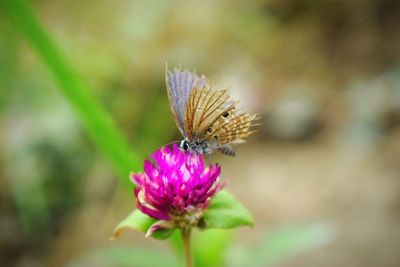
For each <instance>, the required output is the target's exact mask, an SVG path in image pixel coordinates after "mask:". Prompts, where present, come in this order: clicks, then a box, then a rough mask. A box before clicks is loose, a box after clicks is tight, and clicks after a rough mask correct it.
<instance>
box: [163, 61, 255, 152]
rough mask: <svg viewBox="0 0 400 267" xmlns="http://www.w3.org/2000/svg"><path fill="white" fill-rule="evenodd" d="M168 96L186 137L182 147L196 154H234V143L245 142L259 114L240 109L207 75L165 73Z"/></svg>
mask: <svg viewBox="0 0 400 267" xmlns="http://www.w3.org/2000/svg"><path fill="white" fill-rule="evenodd" d="M166 83H167V92H168V98H169V100H170V104H171V110H172V113H173V115H174V119H175V122H176V125H177V126H178V128H179V130H180V132H181V133H182V135H183V137H184V139H183V140H182V141H181V144H180V147H181V148H182V149H183V150H188V151H191V152H194V153H200V154H210V153H213V152H214V151H219V152H221V153H224V154H226V155H230V156H234V155H235V152H234V150H233V148H232V147H231V145H233V144H239V143H243V142H245V140H244V139H243V138H245V137H247V136H249V135H250V134H251V133H253V132H254V131H252V130H250V128H251V127H252V126H254V123H253V122H254V121H255V120H256V119H257V116H256V115H250V114H248V113H247V112H239V111H238V109H237V104H238V102H237V101H233V100H232V99H231V97H230V95H229V94H228V91H227V90H215V89H213V88H212V87H211V86H210V84H209V83H208V81H207V80H206V79H205V77H204V76H201V77H199V76H197V75H196V74H194V73H192V72H190V71H188V70H185V71H181V70H179V69H177V68H175V69H174V70H173V71H168V69H167V73H166Z"/></svg>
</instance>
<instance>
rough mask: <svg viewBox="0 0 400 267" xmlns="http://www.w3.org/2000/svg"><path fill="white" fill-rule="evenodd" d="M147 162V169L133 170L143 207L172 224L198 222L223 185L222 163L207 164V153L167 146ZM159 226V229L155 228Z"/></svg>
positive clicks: (185, 225) (145, 167)
mask: <svg viewBox="0 0 400 267" xmlns="http://www.w3.org/2000/svg"><path fill="white" fill-rule="evenodd" d="M151 157H152V159H153V162H152V161H149V160H146V161H145V162H144V173H132V174H131V180H132V182H134V183H135V184H136V185H137V186H136V188H135V191H134V192H135V196H136V203H137V207H138V209H139V210H141V211H142V212H143V213H145V214H147V215H148V216H150V217H153V218H155V219H157V220H162V221H164V222H165V223H164V225H166V224H168V225H169V226H170V227H174V228H175V227H178V228H190V227H193V226H197V224H198V223H199V221H200V219H201V217H202V214H203V211H204V210H205V209H206V208H207V207H208V205H209V203H210V200H211V198H212V197H213V196H214V195H215V194H216V193H217V192H218V191H219V190H221V189H222V187H223V186H224V183H221V182H220V181H219V179H220V173H221V167H220V166H219V165H217V164H216V165H210V166H209V167H205V166H204V160H203V156H202V155H201V154H198V155H197V154H193V153H190V152H186V151H182V150H180V149H179V147H178V146H177V145H173V146H172V148H170V147H163V148H161V149H159V150H157V151H156V152H155V153H154V154H152V155H151ZM153 230H156V229H153Z"/></svg>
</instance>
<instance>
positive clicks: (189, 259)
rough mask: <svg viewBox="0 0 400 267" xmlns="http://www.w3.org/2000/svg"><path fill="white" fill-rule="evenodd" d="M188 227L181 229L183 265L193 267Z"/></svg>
mask: <svg viewBox="0 0 400 267" xmlns="http://www.w3.org/2000/svg"><path fill="white" fill-rule="evenodd" d="M190 232H191V230H190V229H182V230H181V233H182V240H183V250H184V253H185V267H193V257H192V247H191V240H190Z"/></svg>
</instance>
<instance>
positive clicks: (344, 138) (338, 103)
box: [0, 0, 400, 267]
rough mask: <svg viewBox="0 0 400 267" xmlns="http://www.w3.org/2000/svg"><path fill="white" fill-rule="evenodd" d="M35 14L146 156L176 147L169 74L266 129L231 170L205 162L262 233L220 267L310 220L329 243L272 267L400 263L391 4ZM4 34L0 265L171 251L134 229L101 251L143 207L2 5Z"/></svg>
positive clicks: (75, 4)
mask: <svg viewBox="0 0 400 267" xmlns="http://www.w3.org/2000/svg"><path fill="white" fill-rule="evenodd" d="M31 2H32V7H33V10H34V12H35V13H36V15H37V16H38V19H39V21H40V23H42V24H43V26H44V28H45V30H46V31H47V32H48V34H49V35H50V36H51V37H52V39H53V40H54V42H55V44H56V45H57V46H58V48H59V50H60V51H61V52H62V54H63V55H64V57H65V58H66V59H67V61H68V62H69V64H70V66H71V67H72V68H73V70H74V71H75V72H76V73H77V74H78V75H79V77H80V78H81V79H83V80H84V81H85V83H86V84H87V85H88V86H89V88H90V90H91V91H92V93H93V94H94V95H95V96H96V98H97V99H98V100H99V101H100V102H101V104H102V105H103V106H104V107H105V109H106V110H107V111H108V112H109V113H110V114H111V116H112V118H113V119H114V120H115V121H116V124H117V125H118V126H119V127H120V128H121V129H122V132H123V134H124V135H125V136H126V138H127V139H128V141H129V144H130V145H131V147H132V148H133V150H135V151H136V152H137V153H139V154H140V155H141V156H142V158H144V157H145V156H146V155H148V154H149V153H151V151H154V150H155V149H157V148H158V147H160V146H161V145H163V144H165V143H167V142H170V141H173V140H179V139H180V138H181V136H180V135H179V132H178V131H177V128H176V127H175V124H174V122H173V119H172V115H171V113H170V110H169V104H168V99H167V95H166V89H165V80H164V79H165V78H164V75H165V62H166V61H167V62H168V64H169V66H170V67H172V66H180V65H181V66H182V67H183V68H188V69H190V70H193V69H196V70H197V73H201V74H205V75H207V76H208V78H209V79H210V80H211V81H212V82H213V83H214V84H215V86H216V87H217V88H230V90H231V92H232V94H233V95H234V97H235V98H239V99H240V100H241V103H242V105H243V106H245V107H247V109H249V110H251V111H254V112H258V113H260V114H261V115H262V126H261V127H260V129H259V132H258V133H257V134H255V135H254V136H252V137H251V138H250V139H249V141H248V143H247V144H245V145H241V146H238V147H237V156H236V157H235V158H230V157H226V156H223V155H217V154H213V155H212V156H211V157H209V160H210V161H211V162H219V163H220V164H221V165H222V166H223V177H224V178H226V179H229V185H228V186H227V189H228V190H230V191H231V192H233V193H234V194H235V195H236V196H237V198H238V199H239V200H240V201H242V202H243V203H244V204H245V205H246V206H247V207H248V208H249V209H250V211H251V212H252V213H253V214H254V217H255V227H254V228H253V229H250V228H241V229H237V230H233V233H234V235H233V236H230V237H229V238H230V239H231V240H232V244H231V245H230V251H231V253H230V254H229V253H228V259H226V260H225V262H227V264H226V266H240V265H239V264H238V263H237V262H240V259H238V257H239V258H240V256H241V255H242V254H241V253H237V252H238V251H242V250H241V247H247V248H252V247H254V246H257V244H259V243H260V242H261V243H262V242H263V241H262V240H261V239H262V237H263V236H265V235H268V233H270V231H274V229H277V228H278V229H280V228H281V227H286V226H288V225H289V226H290V225H298V224H307V225H308V224H314V223H317V224H318V225H324V227H328V228H329V229H330V230H329V231H330V232H332V233H333V234H332V238H330V241H329V242H321V240H320V239H319V241H318V242H317V243H318V244H319V243H321V244H322V243H324V244H323V245H321V246H319V245H318V244H316V245H315V246H312V247H313V249H311V250H307V251H305V252H304V253H301V254H296V255H294V256H293V257H290V258H285V259H283V260H279V261H276V262H273V263H271V264H272V265H273V266H280V267H288V266H297V267H302V266H338V267H339V266H352V267H354V266H363V267H369V266H371V267H372V266H393V267H397V266H399V265H400V255H399V248H400V228H399V227H400V164H399V159H400V138H399V137H400V127H399V126H400V64H399V63H400V34H399V33H400V2H399V1H396V0H359V1H357V0H353V1H347V0H331V1H317V0H287V1H279V0H257V1H239V0H233V1H228V0H218V1H211V0H205V1H172V0H171V1H156V0H149V1H127V0H122V1H111V0H103V1H94V0H87V1H65V0H58V1H49V0H37V1H31ZM396 25H397V26H396ZM0 32H1V34H0V148H1V150H0V262H1V265H2V266H18V267H27V266H136V265H135V263H134V262H133V263H132V262H130V263H129V265H124V264H123V263H118V264H116V263H107V261H106V260H99V258H96V255H99V253H100V254H101V251H106V250H111V249H112V250H113V253H114V254H112V255H113V256H112V257H115V258H121V257H122V256H121V257H120V256H119V255H122V254H118V253H119V252H118V251H122V250H123V249H122V248H121V247H123V248H124V249H125V250H126V249H128V251H129V248H130V247H131V246H132V247H135V248H140V249H143V250H144V249H147V250H155V251H161V252H162V253H166V254H168V253H171V251H170V248H169V246H168V244H167V243H166V242H160V241H156V240H153V239H145V238H144V235H143V234H142V233H135V232H133V231H132V232H127V233H126V234H124V235H123V236H122V238H121V239H119V240H118V241H115V242H112V243H110V242H109V240H108V238H109V236H110V235H111V233H112V231H113V229H114V227H115V225H116V224H117V223H118V222H119V221H120V220H121V219H122V218H124V217H125V216H126V215H127V214H128V213H129V212H130V211H131V210H132V209H134V207H135V203H134V197H133V193H132V192H131V191H130V190H129V188H128V190H126V189H127V187H126V186H123V183H121V177H119V176H118V173H117V172H115V171H114V169H113V168H112V165H110V163H109V161H108V160H107V158H106V157H104V156H103V154H102V153H101V152H100V151H99V149H98V148H97V147H96V145H95V144H94V143H93V142H92V140H91V139H90V138H89V136H88V134H87V132H86V130H85V128H83V127H82V124H81V122H80V121H79V119H78V117H77V116H76V114H75V113H74V111H73V109H72V108H71V105H70V103H69V102H68V101H67V99H66V98H65V97H64V95H63V93H62V91H61V90H60V88H59V87H60V85H59V83H57V82H55V80H54V78H53V75H52V71H51V70H50V69H49V66H47V65H46V64H44V63H43V61H42V60H41V59H40V57H39V56H38V55H37V53H36V51H35V50H34V49H32V47H31V45H30V43H29V42H27V40H26V38H24V35H23V34H21V32H20V30H19V29H18V28H17V27H16V26H15V25H14V24H13V22H12V21H11V20H10V19H9V17H8V16H7V10H6V9H4V8H1V9H0ZM110 142H111V143H112V140H110ZM135 164H136V165H141V164H142V163H141V162H136V163H135ZM122 179H128V178H127V177H126V178H125V177H123V178H122ZM205 246H207V244H205ZM119 248H121V249H119ZM99 251H100V252H99ZM132 251H133V250H132ZM121 253H122V252H121ZM130 253H133V252H130ZM145 253H146V252H143V253H139V254H141V255H145ZM93 255H95V256H93ZM100 259H101V257H100ZM82 262H83V263H82ZM110 262H112V261H110ZM79 264H83V265H79ZM140 266H142V265H140ZM140 266H139V265H137V267H140ZM143 266H144V265H143ZM149 266H150V265H149ZM242 266H251V267H253V266H252V265H249V264H248V265H242ZM254 266H255V265H254ZM260 266H264V265H260ZM265 266H267V264H266V265H265ZM268 266H269V265H268Z"/></svg>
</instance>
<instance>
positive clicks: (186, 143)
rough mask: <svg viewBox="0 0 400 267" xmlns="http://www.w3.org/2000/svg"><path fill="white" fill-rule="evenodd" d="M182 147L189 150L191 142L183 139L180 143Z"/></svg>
mask: <svg viewBox="0 0 400 267" xmlns="http://www.w3.org/2000/svg"><path fill="white" fill-rule="evenodd" d="M179 146H180V148H182V149H183V150H185V151H186V150H188V149H189V144H188V142H187V141H186V140H182V142H181V143H180V145H179Z"/></svg>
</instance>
